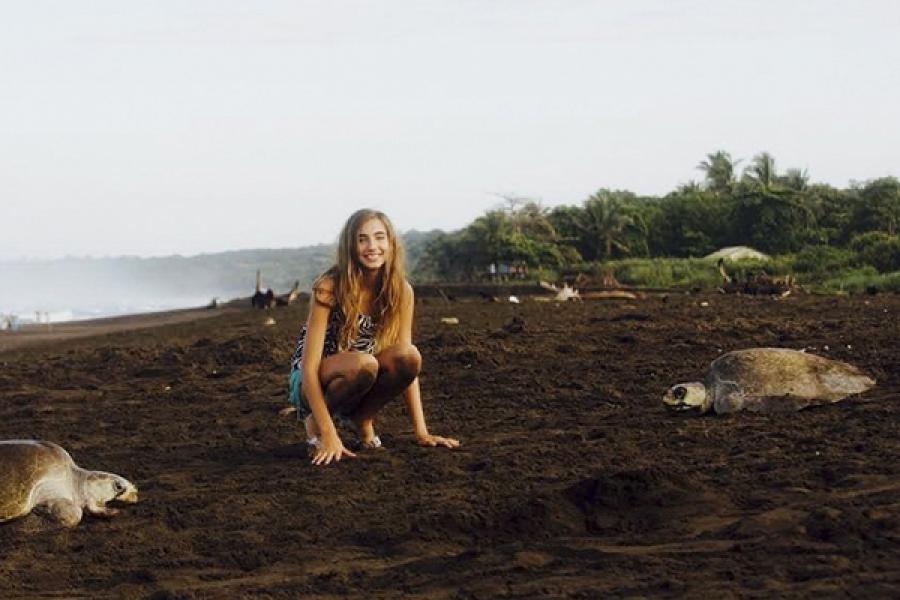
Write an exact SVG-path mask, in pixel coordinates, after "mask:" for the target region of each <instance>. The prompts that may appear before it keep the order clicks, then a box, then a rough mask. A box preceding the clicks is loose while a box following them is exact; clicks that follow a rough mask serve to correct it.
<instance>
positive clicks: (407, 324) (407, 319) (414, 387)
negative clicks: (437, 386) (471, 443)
mask: <svg viewBox="0 0 900 600" xmlns="http://www.w3.org/2000/svg"><path fill="white" fill-rule="evenodd" d="M414 306H415V297H414V294H413V289H412V286H411V285H410V284H409V283H407V284H406V293H405V294H403V305H402V306H401V307H400V339H399V342H400V343H401V344H410V345H411V344H412V326H413V310H414ZM403 400H404V401H405V402H406V409H407V411H409V419H410V421H412V425H413V429H414V430H415V432H416V440H417V441H418V442H419V444H420V445H422V446H446V447H447V448H456V447H458V446H459V441H458V440H455V439H453V438H445V437H441V436H439V435H431V434H430V433H428V426H427V425H426V424H425V412H424V410H423V409H422V394H421V390H420V388H419V378H418V377H416V378H415V379H413V381H412V383H411V384H409V387H407V388H406V389H405V390H403Z"/></svg>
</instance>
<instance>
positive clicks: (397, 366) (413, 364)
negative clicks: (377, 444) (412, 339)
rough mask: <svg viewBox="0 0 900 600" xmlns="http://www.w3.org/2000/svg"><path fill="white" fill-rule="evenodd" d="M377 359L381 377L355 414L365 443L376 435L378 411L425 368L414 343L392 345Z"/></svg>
mask: <svg viewBox="0 0 900 600" xmlns="http://www.w3.org/2000/svg"><path fill="white" fill-rule="evenodd" d="M374 358H375V359H376V361H377V364H378V378H377V380H376V381H375V384H374V385H372V386H371V388H370V389H369V390H368V393H366V395H365V396H363V398H362V400H360V402H359V404H358V405H357V407H356V410H355V411H354V412H352V413H351V418H352V419H353V420H354V421H356V424H357V426H358V427H359V433H360V438H361V439H362V442H363V443H366V442H370V441H372V440H373V439H374V438H375V415H376V414H377V413H378V411H380V410H381V409H382V408H384V405H385V404H387V403H388V402H389V401H390V400H391V399H392V398H394V396H396V395H397V394H399V393H400V392H402V391H403V390H405V389H406V388H408V387H409V384H411V383H412V382H413V380H414V379H415V378H416V377H418V376H419V370H420V369H421V368H422V355H421V354H419V350H418V348H416V347H415V346H413V345H412V344H396V345H394V346H390V347H389V348H385V349H384V350H382V351H381V352H379V353H378V354H376V355H375V356H374Z"/></svg>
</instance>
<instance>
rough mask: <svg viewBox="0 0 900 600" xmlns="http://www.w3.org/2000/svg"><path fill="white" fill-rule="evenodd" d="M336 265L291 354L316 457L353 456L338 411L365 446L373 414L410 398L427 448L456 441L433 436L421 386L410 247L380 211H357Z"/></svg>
mask: <svg viewBox="0 0 900 600" xmlns="http://www.w3.org/2000/svg"><path fill="white" fill-rule="evenodd" d="M337 254H338V255H337V264H335V265H334V266H333V267H332V268H331V269H329V270H328V271H327V272H325V274H323V275H322V276H321V277H319V279H318V280H316V282H315V283H314V284H313V293H312V294H311V298H310V308H309V317H308V319H307V322H306V325H305V326H304V327H303V329H302V330H301V332H300V339H299V340H298V341H297V348H296V350H295V351H294V355H293V358H292V359H291V375H290V388H289V389H290V400H291V404H292V405H293V406H294V408H296V410H297V418H298V420H299V419H303V422H304V425H305V427H306V438H307V443H308V444H309V445H310V446H311V447H312V449H313V457H312V463H313V464H315V465H327V464H329V463H331V462H332V461H339V460H341V458H343V457H344V456H355V455H354V454H353V452H351V451H350V450H348V449H347V448H346V447H345V446H344V443H343V442H342V441H341V438H340V436H339V435H338V432H337V428H336V427H335V424H334V418H346V419H349V420H350V421H351V422H352V423H353V424H354V425H355V426H356V428H357V430H358V431H359V438H360V443H361V447H362V448H378V447H380V446H381V440H380V439H379V438H378V436H377V435H376V434H375V416H376V415H377V414H378V411H380V410H381V409H382V408H383V407H384V405H385V404H387V402H388V401H390V400H391V399H392V398H394V397H395V396H397V395H398V394H402V395H403V399H404V400H405V401H406V408H407V410H408V411H409V416H410V420H411V421H412V425H413V428H414V430H415V435H416V441H417V442H418V443H419V445H421V446H445V447H447V448H456V447H457V446H459V442H458V441H457V440H455V439H453V438H445V437H441V436H438V435H432V434H431V433H429V432H428V428H427V427H426V425H425V416H424V413H423V411H422V399H421V395H420V392H419V379H418V375H419V370H420V369H421V366H422V357H421V355H420V354H419V351H418V349H416V347H415V346H414V345H413V343H412V323H413V304H414V302H413V289H412V286H411V285H410V284H409V282H407V281H406V269H405V265H404V258H403V247H402V246H401V245H400V241H399V240H398V239H397V235H396V233H395V231H394V227H393V225H392V224H391V222H390V220H389V219H388V218H387V216H385V215H384V214H383V213H381V212H377V211H374V210H368V209H363V210H359V211H357V212H355V213H353V214H352V215H351V216H350V218H349V219H348V220H347V223H346V224H345V225H344V228H343V229H342V230H341V234H340V238H339V240H338V250H337Z"/></svg>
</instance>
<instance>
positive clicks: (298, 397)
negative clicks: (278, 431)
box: [288, 369, 349, 419]
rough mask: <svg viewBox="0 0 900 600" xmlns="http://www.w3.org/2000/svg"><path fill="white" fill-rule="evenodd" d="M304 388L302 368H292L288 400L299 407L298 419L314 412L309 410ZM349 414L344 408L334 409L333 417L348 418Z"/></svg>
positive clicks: (295, 406)
mask: <svg viewBox="0 0 900 600" xmlns="http://www.w3.org/2000/svg"><path fill="white" fill-rule="evenodd" d="M302 388H303V371H301V370H300V369H291V374H290V375H289V376H288V402H290V403H291V406H293V407H294V408H296V409H297V418H298V419H305V418H306V417H307V416H309V415H310V414H312V411H311V410H309V406H308V405H307V404H306V399H305V398H304V397H303V392H302ZM348 416H349V415H348V414H347V413H346V412H344V411H342V410H336V411H332V417H338V418H341V417H343V418H347V417H348Z"/></svg>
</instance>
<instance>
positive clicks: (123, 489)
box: [0, 440, 138, 527]
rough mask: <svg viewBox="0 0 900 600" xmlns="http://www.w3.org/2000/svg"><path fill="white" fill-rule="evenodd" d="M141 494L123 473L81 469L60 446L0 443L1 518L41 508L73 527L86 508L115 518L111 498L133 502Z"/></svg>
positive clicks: (34, 442) (12, 442)
mask: <svg viewBox="0 0 900 600" xmlns="http://www.w3.org/2000/svg"><path fill="white" fill-rule="evenodd" d="M137 497H138V491H137V488H136V487H135V486H134V484H133V483H131V482H130V481H128V480H127V479H125V478H124V477H119V476H118V475H113V474H112V473H104V472H103V471H88V470H87V469H82V468H80V467H79V466H78V465H76V464H75V461H73V460H72V457H71V456H69V453H68V452H66V451H65V450H64V449H62V448H61V447H59V446H57V445H56V444H53V443H51V442H42V441H35V440H5V441H0V522H2V521H9V520H11V519H15V518H17V517H22V516H25V515H27V514H28V513H30V512H31V510H32V509H33V508H36V507H37V508H38V509H43V510H44V511H46V512H47V513H49V515H50V516H52V517H53V518H55V519H56V520H58V521H59V522H60V523H61V524H63V525H65V526H66V527H74V526H76V525H78V523H79V522H80V521H81V517H82V515H83V514H84V511H87V512H89V513H91V514H94V515H104V516H112V515H115V514H117V513H118V511H117V510H115V509H113V508H107V507H106V503H107V502H110V501H112V500H118V501H120V502H129V503H134V502H137Z"/></svg>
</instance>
